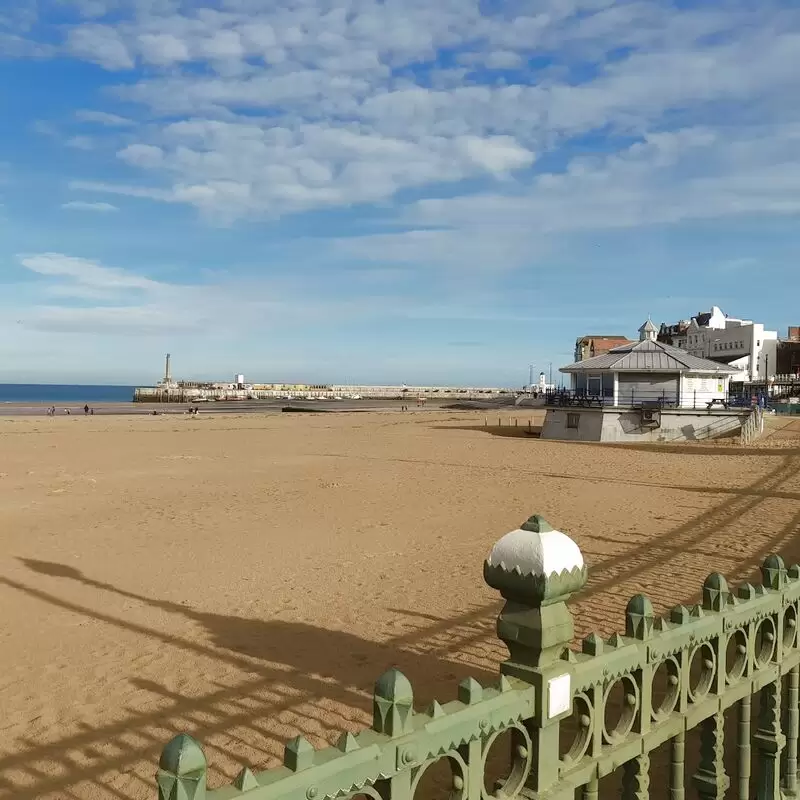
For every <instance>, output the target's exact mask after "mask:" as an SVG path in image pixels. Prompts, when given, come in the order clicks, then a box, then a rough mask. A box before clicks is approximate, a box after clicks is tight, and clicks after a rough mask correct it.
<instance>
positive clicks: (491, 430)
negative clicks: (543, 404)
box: [430, 422, 542, 439]
mask: <svg viewBox="0 0 800 800" xmlns="http://www.w3.org/2000/svg"><path fill="white" fill-rule="evenodd" d="M430 427H431V430H434V431H478V432H479V433H486V434H488V435H489V436H503V437H507V438H514V439H538V438H539V437H540V436H541V435H542V426H541V425H531V426H528V423H527V422H526V423H525V424H524V425H431V426H430Z"/></svg>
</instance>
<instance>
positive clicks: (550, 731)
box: [157, 517, 800, 800]
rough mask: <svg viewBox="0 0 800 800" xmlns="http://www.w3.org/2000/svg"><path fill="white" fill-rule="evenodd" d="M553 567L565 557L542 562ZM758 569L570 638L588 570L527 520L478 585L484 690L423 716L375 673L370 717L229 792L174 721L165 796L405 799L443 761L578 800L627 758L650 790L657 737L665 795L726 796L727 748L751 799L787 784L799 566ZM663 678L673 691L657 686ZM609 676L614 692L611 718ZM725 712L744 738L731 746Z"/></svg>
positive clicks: (468, 784)
mask: <svg viewBox="0 0 800 800" xmlns="http://www.w3.org/2000/svg"><path fill="white" fill-rule="evenodd" d="M547 564H551V565H554V567H555V569H556V570H559V571H552V572H550V573H549V574H548V573H546V572H545V571H544V570H543V569H542V568H541V567H542V566H543V565H547ZM761 573H762V580H763V584H762V585H761V586H757V587H754V586H751V585H750V584H745V585H743V586H740V587H739V588H738V590H737V591H732V590H731V589H730V588H729V587H728V584H727V582H726V580H725V578H724V577H723V576H722V575H720V574H719V573H712V574H711V575H709V576H708V578H707V579H706V580H705V582H704V584H703V587H702V602H701V603H700V604H699V605H692V606H688V607H687V606H683V605H678V606H675V607H674V608H673V609H672V610H671V611H670V612H669V613H668V614H667V615H666V616H664V617H657V616H656V615H655V614H654V611H653V606H652V604H651V602H650V601H649V600H648V599H647V597H646V596H644V595H636V596H635V597H633V598H632V599H631V600H630V601H629V602H628V604H627V608H626V610H625V632H624V635H619V634H615V635H614V636H612V637H611V638H609V639H607V640H604V639H602V638H601V637H600V636H598V635H597V634H591V635H590V636H588V637H587V638H585V639H584V640H583V642H582V643H581V645H580V649H579V650H577V651H575V650H572V649H571V648H570V643H571V641H572V638H573V619H572V616H571V613H570V611H569V610H568V608H567V605H566V602H567V600H568V599H569V598H570V596H571V595H572V594H573V593H575V592H579V591H580V590H581V589H582V588H583V587H584V586H585V584H586V580H587V568H586V566H585V565H584V563H583V557H582V555H581V553H580V551H579V550H578V548H577V545H575V543H574V542H572V540H571V539H569V537H567V536H566V535H565V534H563V533H561V532H558V531H554V530H553V529H552V528H550V526H549V525H547V523H546V522H544V520H542V519H541V518H540V517H531V518H530V519H529V520H528V521H527V522H526V523H525V524H523V525H522V526H521V528H519V529H518V530H515V531H512V532H511V533H509V534H507V535H506V536H505V537H503V538H502V539H501V540H500V541H499V542H498V543H497V544H496V545H495V547H494V549H493V550H492V552H491V554H490V556H489V558H488V559H487V561H486V562H485V564H484V578H485V580H486V582H487V583H488V584H489V586H491V587H492V588H494V589H496V590H497V591H499V592H500V594H501V595H502V596H503V597H504V598H505V600H506V603H505V607H504V608H503V610H502V611H501V613H500V616H499V619H498V623H497V632H498V636H499V638H500V639H501V640H502V641H503V642H504V643H505V644H506V645H507V647H508V650H509V658H508V660H506V661H505V662H504V663H503V665H502V666H501V670H500V672H501V674H500V676H499V679H498V681H497V682H496V683H494V684H493V685H492V686H487V687H484V686H481V685H480V684H479V683H478V682H477V681H475V680H474V679H472V678H466V679H465V680H464V681H462V682H461V684H459V687H458V699H457V700H455V701H453V702H450V703H446V704H439V703H437V702H434V703H433V704H432V705H431V706H430V707H429V708H428V709H427V710H425V711H424V712H418V711H417V710H416V709H415V707H414V693H413V689H412V686H411V684H410V683H409V681H408V680H407V679H406V678H405V677H404V676H403V675H402V674H401V673H400V672H399V671H397V670H395V669H392V670H390V671H389V672H387V673H386V674H385V675H383V676H382V677H381V678H380V679H379V680H378V682H377V683H376V685H375V690H374V696H373V723H372V727H371V728H370V729H368V730H364V731H362V732H361V733H359V734H358V735H355V736H353V735H351V734H343V735H342V737H341V738H340V739H339V741H338V743H337V744H336V746H334V747H329V748H326V749H323V750H314V748H313V747H312V746H311V744H310V743H309V742H308V741H307V740H306V739H304V738H303V737H297V738H296V739H293V740H292V741H291V742H289V743H288V744H287V745H286V749H285V755H284V763H283V766H282V767H278V768H275V769H272V770H267V771H265V772H261V773H258V774H256V773H253V772H252V771H251V770H250V769H248V768H245V769H243V770H242V771H241V773H240V774H239V776H238V777H237V778H236V780H235V781H234V783H233V785H230V786H226V787H223V788H220V789H213V790H211V789H209V788H208V787H207V763H206V759H205V755H204V753H203V750H202V748H201V746H200V745H199V744H198V742H196V741H195V740H194V739H192V738H191V737H190V736H187V735H185V734H181V735H179V736H177V737H176V738H175V739H173V740H172V741H171V742H170V743H169V744H168V745H167V746H166V748H165V749H164V751H163V753H162V756H161V760H160V764H159V770H158V773H157V782H158V792H159V798H161V800H233V798H245V800H323V799H324V798H348V800H354V798H361V799H363V798H371V800H411V798H414V797H415V793H416V792H417V791H418V789H419V787H420V782H421V781H422V778H423V776H424V775H425V773H426V772H427V771H428V770H429V769H430V768H431V767H432V766H433V765H435V764H436V763H437V762H439V761H442V760H444V761H446V762H447V764H448V765H449V767H450V769H451V771H452V779H451V790H450V795H449V796H450V798H452V800H488V798H489V797H490V796H494V797H502V798H507V799H509V800H510V798H517V797H519V798H522V797H524V798H531V799H532V798H541V797H547V798H552V800H572V798H573V797H574V793H575V792H576V791H579V792H580V794H581V797H582V798H583V800H597V798H598V786H599V783H598V782H599V780H600V779H601V778H603V777H604V776H606V775H608V774H610V773H612V772H613V771H615V770H616V769H617V768H618V767H620V766H621V767H622V769H623V779H622V796H623V798H624V800H645V798H647V797H649V794H650V793H649V771H650V753H651V752H652V751H653V750H655V749H656V748H658V747H660V746H661V745H662V744H668V748H669V754H670V755H669V760H670V764H669V778H668V786H664V787H662V788H664V789H668V792H669V796H670V798H672V800H682V799H683V798H684V797H685V784H686V783H687V779H688V780H690V781H691V783H693V784H694V787H695V788H696V791H697V793H698V795H699V797H700V798H701V800H712V798H713V799H714V800H721V799H722V798H723V797H724V796H725V795H726V792H727V791H728V789H729V786H730V783H731V775H729V774H728V773H727V771H726V769H727V767H726V764H729V763H730V761H731V756H732V757H733V759H734V762H735V764H736V765H737V766H736V769H735V773H736V774H735V778H736V785H737V796H738V797H739V798H742V800H745V798H747V799H748V800H749V799H750V798H753V797H756V798H757V800H780V799H781V798H783V797H795V796H796V794H797V786H798V760H797V758H798V734H799V733H800V713H799V712H800V648H798V635H797V620H798V601H799V600H800V567H798V566H793V567H791V568H789V569H787V568H786V566H785V565H784V562H783V561H782V559H781V558H780V557H779V556H777V555H772V556H769V557H768V558H767V559H766V560H765V561H764V563H763V566H762V568H761ZM784 679H785V680H786V682H787V684H788V686H787V694H786V702H785V703H784V698H783V694H784V693H783V691H782V689H783V683H784ZM656 686H664V687H666V688H665V690H664V691H663V692H660V693H659V692H657V691H656ZM617 689H620V690H621V697H622V704H621V707H620V708H619V709H617V710H616V711H617V713H616V716H615V715H614V708H613V702H612V699H611V698H612V697H613V696H615V692H616V690H617ZM753 697H756V698H757V699H758V708H757V712H758V713H757V716H756V717H755V718H753V716H752V714H751V710H752V707H751V706H752V698H753ZM732 710H736V712H737V714H738V722H737V728H736V737H735V740H734V741H733V742H726V741H725V724H724V723H725V717H726V714H729V713H732ZM572 723H574V724H572ZM696 728H697V729H699V730H700V735H701V748H700V753H699V767H698V769H697V770H696V771H694V772H693V773H692V774H691V775H689V776H687V775H686V758H685V756H686V734H687V732H688V731H691V730H693V729H696ZM571 731H574V735H568V736H565V735H564V734H568V733H570V732H571ZM506 732H509V733H510V740H511V743H510V752H509V761H510V768H509V770H508V775H507V777H506V778H505V779H504V780H503V781H500V782H499V785H498V787H497V789H496V790H495V792H494V794H493V795H492V794H491V793H490V792H489V791H488V790H487V789H486V788H485V786H484V781H485V773H486V762H487V758H488V755H489V752H490V750H491V748H492V746H493V745H494V744H495V743H496V742H497V741H498V737H499V736H500V735H501V734H504V733H506ZM726 748H727V749H728V750H729V751H730V752H729V753H728V757H727V758H726ZM751 766H752V768H751ZM417 800H426V798H423V797H422V796H418V798H417Z"/></svg>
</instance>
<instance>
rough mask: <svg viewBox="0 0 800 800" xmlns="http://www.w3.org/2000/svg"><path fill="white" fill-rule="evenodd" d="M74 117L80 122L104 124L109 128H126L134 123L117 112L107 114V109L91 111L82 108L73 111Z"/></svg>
mask: <svg viewBox="0 0 800 800" xmlns="http://www.w3.org/2000/svg"><path fill="white" fill-rule="evenodd" d="M75 117H76V119H79V120H80V121H81V122H91V123H95V124H97V125H104V126H106V127H110V128H126V127H128V126H130V125H134V124H135V123H134V121H133V120H131V119H128V118H127V117H121V116H119V115H118V114H109V113H108V112H107V111H92V110H90V109H83V110H80V111H76V112H75Z"/></svg>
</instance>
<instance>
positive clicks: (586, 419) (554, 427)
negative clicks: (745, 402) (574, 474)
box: [541, 406, 750, 442]
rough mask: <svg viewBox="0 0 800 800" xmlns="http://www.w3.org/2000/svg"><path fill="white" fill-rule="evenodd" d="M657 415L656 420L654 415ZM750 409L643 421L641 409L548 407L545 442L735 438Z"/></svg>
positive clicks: (660, 414) (678, 413) (676, 412)
mask: <svg viewBox="0 0 800 800" xmlns="http://www.w3.org/2000/svg"><path fill="white" fill-rule="evenodd" d="M654 414H655V415H657V420H656V419H653V416H654ZM749 416H750V409H735V410H734V409H728V410H722V409H720V410H713V411H695V410H693V409H681V408H677V409H661V410H659V411H657V412H651V413H650V415H649V418H647V419H646V418H644V417H643V414H642V411H641V410H640V409H632V408H611V407H608V406H605V407H602V408H586V407H581V408H578V407H568V408H548V409H547V415H546V417H545V421H544V425H543V426H542V434H541V438H542V439H561V440H567V441H578V442H693V441H707V440H710V439H718V438H722V437H724V436H732V435H735V434H737V433H739V432H740V431H741V430H742V427H743V425H744V424H745V423H746V422H747V419H748V417H749Z"/></svg>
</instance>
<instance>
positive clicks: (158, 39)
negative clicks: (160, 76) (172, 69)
mask: <svg viewBox="0 0 800 800" xmlns="http://www.w3.org/2000/svg"><path fill="white" fill-rule="evenodd" d="M139 47H140V49H141V53H142V58H143V59H144V60H145V61H147V62H149V63H150V64H156V65H159V66H168V65H170V64H174V63H176V62H179V61H189V59H190V56H189V48H188V47H187V46H186V44H185V43H184V42H183V41H182V40H181V39H178V37H177V36H173V35H172V34H170V33H143V34H142V35H141V36H139Z"/></svg>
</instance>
